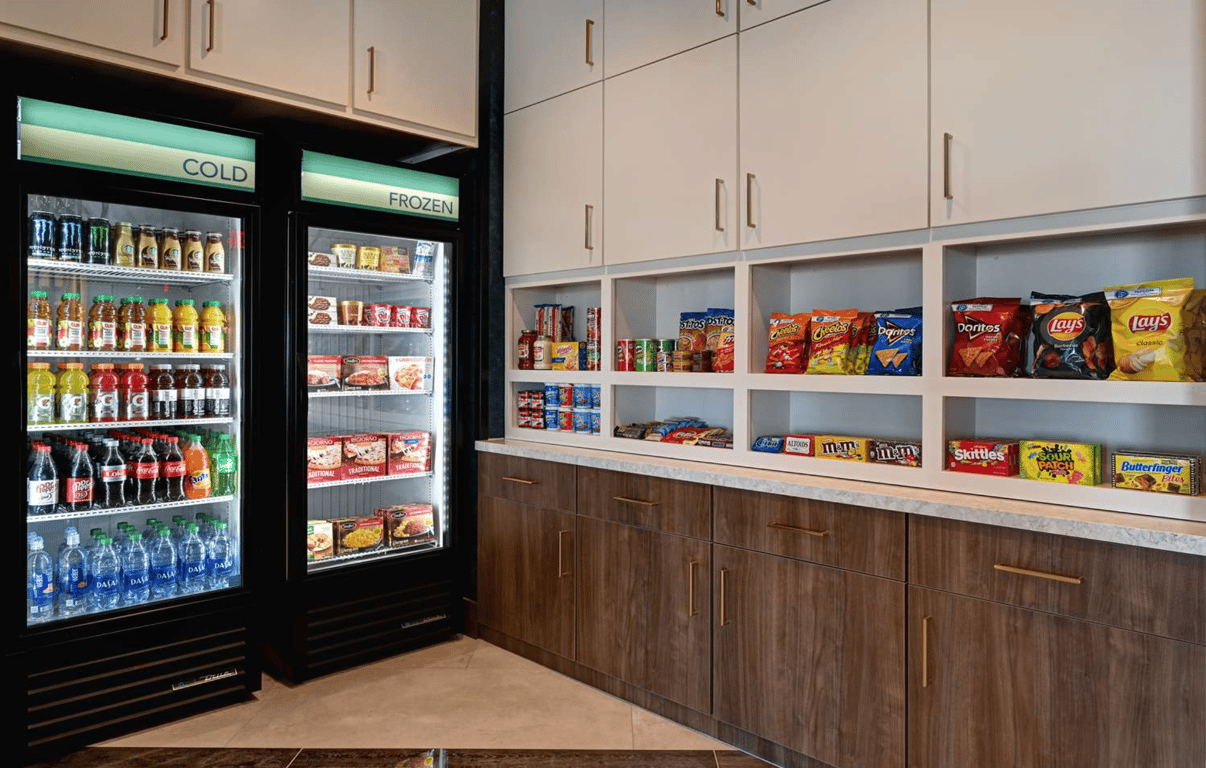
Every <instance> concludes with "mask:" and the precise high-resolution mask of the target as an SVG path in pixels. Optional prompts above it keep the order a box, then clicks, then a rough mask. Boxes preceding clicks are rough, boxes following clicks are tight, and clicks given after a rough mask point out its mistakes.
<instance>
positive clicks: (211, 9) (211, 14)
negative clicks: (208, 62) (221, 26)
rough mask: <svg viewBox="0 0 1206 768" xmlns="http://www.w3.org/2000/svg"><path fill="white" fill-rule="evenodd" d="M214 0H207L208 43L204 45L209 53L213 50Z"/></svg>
mask: <svg viewBox="0 0 1206 768" xmlns="http://www.w3.org/2000/svg"><path fill="white" fill-rule="evenodd" d="M215 23H216V22H215V21H214V0H209V45H207V46H205V52H206V53H211V52H213V50H214V24H215Z"/></svg>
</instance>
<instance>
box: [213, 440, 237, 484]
mask: <svg viewBox="0 0 1206 768" xmlns="http://www.w3.org/2000/svg"><path fill="white" fill-rule="evenodd" d="M238 473H239V458H238V456H236V455H235V452H234V449H233V448H231V447H230V435H221V436H220V437H219V438H218V449H217V451H216V452H215V453H214V460H213V474H214V495H215V496H234V495H236V494H237V493H238V491H239V477H238Z"/></svg>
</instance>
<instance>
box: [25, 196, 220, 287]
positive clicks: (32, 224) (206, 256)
mask: <svg viewBox="0 0 1206 768" xmlns="http://www.w3.org/2000/svg"><path fill="white" fill-rule="evenodd" d="M225 240H226V237H225V235H223V234H222V233H221V232H205V233H202V232H201V230H197V229H186V230H184V231H183V232H182V231H181V230H180V229H178V228H176V227H158V226H155V225H154V224H139V225H138V226H135V225H134V224H133V223H131V222H128V221H119V222H117V223H116V224H110V223H109V220H108V219H102V218H90V219H88V220H87V221H85V220H84V219H83V218H82V217H80V216H76V215H75V214H70V213H64V214H60V215H59V216H55V215H54V214H53V213H48V212H46V211H33V212H32V213H30V214H29V250H28V251H27V257H28V258H29V259H42V260H51V261H67V262H75V263H77V264H103V265H108V266H114V267H138V268H142V269H162V270H168V271H172V272H201V273H205V272H208V273H212V274H225V273H227V272H228V270H227V268H226V266H227V265H226V246H225V245H224V243H225ZM237 240H238V238H237V235H236V233H234V232H232V233H231V241H232V243H235V242H237Z"/></svg>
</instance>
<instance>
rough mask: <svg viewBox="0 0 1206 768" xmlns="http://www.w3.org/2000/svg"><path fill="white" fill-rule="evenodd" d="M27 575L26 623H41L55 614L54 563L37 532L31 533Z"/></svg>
mask: <svg viewBox="0 0 1206 768" xmlns="http://www.w3.org/2000/svg"><path fill="white" fill-rule="evenodd" d="M25 575H26V595H25V623H26V624H41V623H42V622H44V621H47V620H49V619H50V618H51V617H52V616H54V565H53V564H52V563H51V561H50V555H49V554H48V553H47V552H46V549H45V546H44V544H43V542H42V537H41V536H39V535H38V534H36V533H30V535H29V557H28V558H27V559H26V561H25Z"/></svg>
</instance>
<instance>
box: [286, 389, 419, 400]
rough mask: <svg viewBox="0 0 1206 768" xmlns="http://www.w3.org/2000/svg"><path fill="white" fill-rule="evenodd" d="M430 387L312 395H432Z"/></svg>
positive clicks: (312, 396) (315, 393)
mask: <svg viewBox="0 0 1206 768" xmlns="http://www.w3.org/2000/svg"><path fill="white" fill-rule="evenodd" d="M430 394H431V390H430V389H385V390H367V391H364V392H342V391H340V392H311V393H310V397H311V398H315V397H389V396H391V395H430Z"/></svg>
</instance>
